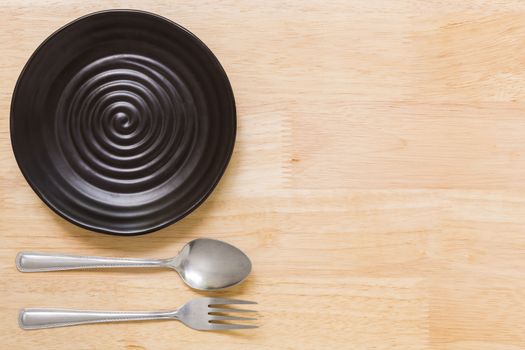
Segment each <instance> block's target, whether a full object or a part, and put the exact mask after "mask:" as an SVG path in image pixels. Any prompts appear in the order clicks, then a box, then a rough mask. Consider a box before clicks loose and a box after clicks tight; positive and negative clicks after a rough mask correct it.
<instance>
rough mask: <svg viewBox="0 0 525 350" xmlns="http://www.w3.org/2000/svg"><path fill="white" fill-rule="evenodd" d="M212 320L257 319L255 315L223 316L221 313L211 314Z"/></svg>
mask: <svg viewBox="0 0 525 350" xmlns="http://www.w3.org/2000/svg"><path fill="white" fill-rule="evenodd" d="M210 320H212V321H236V320H239V321H253V320H256V318H254V317H239V316H221V315H210Z"/></svg>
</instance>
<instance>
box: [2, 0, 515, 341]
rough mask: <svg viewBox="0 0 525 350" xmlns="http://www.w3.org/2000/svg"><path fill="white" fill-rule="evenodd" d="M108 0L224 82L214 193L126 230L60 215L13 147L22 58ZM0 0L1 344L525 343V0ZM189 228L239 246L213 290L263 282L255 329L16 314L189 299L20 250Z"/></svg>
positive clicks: (126, 275)
mask: <svg viewBox="0 0 525 350" xmlns="http://www.w3.org/2000/svg"><path fill="white" fill-rule="evenodd" d="M107 8H138V9H143V10H149V11H153V12H156V13H159V14H162V15H164V16H166V17H168V18H170V19H172V20H174V21H176V22H178V23H180V24H181V25H183V26H185V27H187V28H188V29H189V30H191V31H192V32H194V33H195V34H196V35H198V36H199V37H200V38H201V39H202V40H203V41H204V42H205V43H206V44H208V45H209V46H210V48H211V49H212V50H213V51H214V52H215V53H216V55H217V56H218V58H219V60H220V61H221V62H222V64H223V65H224V67H225V69H226V71H227V72H228V75H229V76H230V78H231V81H232V85H233V87H234V90H235V95H236V100H237V107H238V119H239V128H238V140H237V144H236V150H235V154H234V156H233V159H232V162H231V164H230V166H229V168H228V170H227V173H226V175H225V177H224V178H223V180H222V181H221V183H220V185H219V187H218V188H217V190H216V191H215V192H214V194H213V195H212V196H211V197H210V199H209V200H208V201H207V202H206V203H205V204H204V205H203V206H202V207H200V208H199V209H198V210H197V211H196V212H194V213H193V214H192V215H190V216H189V217H187V218H186V219H184V220H183V221H181V222H179V223H177V224H175V225H173V226H171V227H169V228H166V229H164V230H162V231H160V232H157V233H154V234H150V235H146V236H141V237H133V238H122V237H111V236H105V235H100V234H95V233H92V232H88V231H85V230H82V229H79V228H77V227H75V226H73V225H71V224H69V223H67V222H65V221H64V220H62V219H60V218H59V217H57V215H55V214H53V213H52V212H51V211H50V210H49V209H48V208H47V207H46V206H45V205H44V204H42V202H41V201H40V200H39V199H38V198H37V196H36V195H35V194H34V193H33V192H32V191H31V189H30V188H29V186H28V185H27V184H26V182H25V181H24V179H23V177H22V175H21V174H20V172H19V170H18V168H17V165H16V162H15V160H14V157H13V154H12V152H11V148H10V140H9V106H10V98H11V94H12V91H13V87H14V84H15V81H16V79H17V77H18V74H19V73H20V71H21V69H22V67H23V65H24V63H25V62H26V60H27V59H28V57H29V56H30V54H31V53H32V52H33V50H34V49H35V48H36V47H37V46H38V45H39V43H40V42H41V41H42V40H44V39H45V38H46V37H47V36H48V35H49V34H50V33H52V32H53V31H54V30H55V29H57V28H58V27H60V26H62V25H63V24H65V23H67V22H69V21H71V20H73V19H75V18H77V17H79V16H81V15H83V14H86V13H89V12H92V11H96V10H101V9H107ZM0 10H1V13H2V21H0V44H1V47H2V55H1V56H0V62H1V64H0V122H1V123H0V165H1V168H2V171H1V172H0V181H1V182H0V216H1V220H0V243H1V245H0V272H1V274H2V278H1V280H0V283H1V285H0V314H1V316H2V317H1V318H0V344H1V348H5V349H127V350H132V349H134V350H138V349H156V350H157V349H173V348H179V349H188V350H189V349H343V348H346V349H403V350H407V349H475V350H480V349H507V350H510V349H523V348H525V318H524V315H525V186H524V181H525V137H524V133H525V118H524V117H523V111H525V70H524V69H523V66H524V64H525V2H523V1H518V0H514V1H487V0H465V1H452V0H451V1H445V0H441V1H438V0H433V1H415V0H412V1H409V0H407V1H385V0H368V1H358V0H355V1H350V0H341V1H328V2H322V1H318V0H309V1H274V0H271V1H266V2H264V3H263V2H257V1H221V2H215V1H190V2H187V1H186V2H182V1H170V2H162V1H157V0H155V1H148V2H144V1H119V0H112V1H100V2H88V1H79V0H72V1H66V0H59V1H43V0H29V1H24V2H19V1H14V0H3V1H1V2H0ZM35 117H38V116H35ZM202 236H207V237H212V238H217V239H223V240H226V241H228V242H231V243H233V244H235V245H237V246H239V247H240V248H242V249H243V250H245V251H246V252H247V253H248V254H249V256H250V257H251V258H252V260H253V264H254V271H253V274H252V275H251V276H250V278H249V279H248V280H247V281H246V283H244V284H242V285H241V286H239V287H237V288H235V289H233V290H231V291H228V292H222V293H220V294H221V295H226V296H233V297H238V298H246V299H251V300H257V301H258V302H259V303H260V304H259V306H258V309H259V310H260V313H259V317H260V325H261V326H262V327H261V328H259V329H257V330H255V331H253V332H233V333H228V334H227V333H201V332H195V331H192V330H190V329H188V328H185V327H184V326H182V325H180V324H178V323H176V322H142V323H136V324H113V325H91V326H84V327H71V328H62V329H50V330H45V331H33V332H24V331H21V330H20V329H19V328H18V326H17V323H16V317H17V312H18V309H19V308H22V307H37V306H49V307H70V308H95V309H105V308H109V309H123V310H125V309H152V310H153V309H162V308H171V307H176V306H177V305H179V304H181V303H182V302H184V301H185V300H187V299H189V298H192V297H195V296H197V295H199V293H196V292H194V291H191V290H188V288H186V287H185V286H184V285H183V284H182V283H181V281H180V280H179V278H178V277H177V276H176V275H175V274H174V273H173V272H170V271H159V272H155V273H146V272H141V271H108V272H105V273H98V272H93V271H92V272H67V273H66V272H63V273H53V274H21V273H18V272H17V271H16V269H15V266H14V257H15V255H16V253H17V252H18V251H20V250H36V251H46V252H71V253H82V254H93V255H95V254H100V255H114V256H138V257H165V256H171V255H173V254H175V253H176V252H177V251H178V249H180V248H181V247H182V245H183V244H184V243H186V242H187V241H189V240H190V239H193V238H196V237H202Z"/></svg>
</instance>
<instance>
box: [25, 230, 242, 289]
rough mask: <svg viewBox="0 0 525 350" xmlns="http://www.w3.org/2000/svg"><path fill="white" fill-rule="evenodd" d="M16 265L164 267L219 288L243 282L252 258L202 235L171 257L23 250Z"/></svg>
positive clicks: (192, 282)
mask: <svg viewBox="0 0 525 350" xmlns="http://www.w3.org/2000/svg"><path fill="white" fill-rule="evenodd" d="M16 267H17V268H18V270H19V271H21V272H43V271H62V270H79V269H98V268H115V267H118V268H120V267H135V268H136V267H163V268H171V269H174V270H175V271H177V272H178V273H179V275H180V277H181V278H182V279H183V280H184V282H185V283H186V284H187V285H189V286H190V287H192V288H194V289H199V290H217V289H224V288H228V287H232V286H234V285H236V284H238V283H240V282H242V281H243V280H244V279H245V278H246V277H247V276H248V274H249V273H250V271H251V269H252V264H251V262H250V259H249V258H248V257H247V256H246V254H244V253H243V252H242V251H240V250H239V249H238V248H236V247H234V246H232V245H230V244H228V243H225V242H222V241H217V240H215V239H208V238H199V239H196V240H193V241H191V242H189V243H188V244H186V245H185V246H184V247H183V248H182V250H181V251H180V252H179V254H178V255H177V256H176V257H174V258H168V259H135V258H105V257H97V256H75V255H55V254H44V253H31V252H20V253H18V255H17V256H16Z"/></svg>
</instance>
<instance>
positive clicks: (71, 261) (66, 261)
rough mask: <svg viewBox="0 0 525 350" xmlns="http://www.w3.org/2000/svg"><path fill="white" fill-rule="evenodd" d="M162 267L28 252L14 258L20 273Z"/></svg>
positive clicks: (125, 260) (137, 261)
mask: <svg viewBox="0 0 525 350" xmlns="http://www.w3.org/2000/svg"><path fill="white" fill-rule="evenodd" d="M163 266H165V262H164V260H157V259H133V258H105V257H99V256H78V255H61V254H44V253H30V252H21V253H18V255H17V256H16V267H17V268H18V270H19V271H21V272H43V271H62V270H80V269H98V268H112V267H163Z"/></svg>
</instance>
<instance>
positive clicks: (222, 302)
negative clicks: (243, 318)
mask: <svg viewBox="0 0 525 350" xmlns="http://www.w3.org/2000/svg"><path fill="white" fill-rule="evenodd" d="M209 304H210V305H228V304H257V303H256V302H255V301H248V300H239V299H226V298H209Z"/></svg>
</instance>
